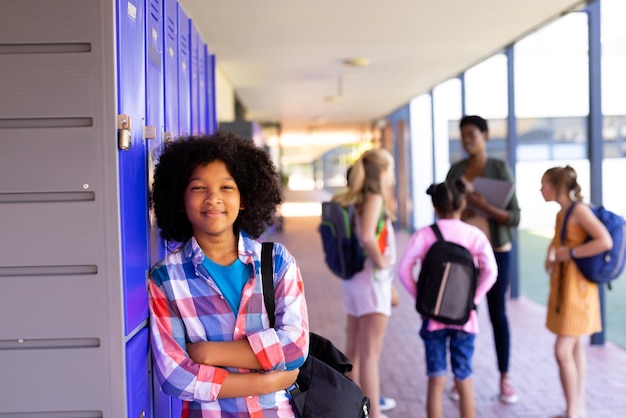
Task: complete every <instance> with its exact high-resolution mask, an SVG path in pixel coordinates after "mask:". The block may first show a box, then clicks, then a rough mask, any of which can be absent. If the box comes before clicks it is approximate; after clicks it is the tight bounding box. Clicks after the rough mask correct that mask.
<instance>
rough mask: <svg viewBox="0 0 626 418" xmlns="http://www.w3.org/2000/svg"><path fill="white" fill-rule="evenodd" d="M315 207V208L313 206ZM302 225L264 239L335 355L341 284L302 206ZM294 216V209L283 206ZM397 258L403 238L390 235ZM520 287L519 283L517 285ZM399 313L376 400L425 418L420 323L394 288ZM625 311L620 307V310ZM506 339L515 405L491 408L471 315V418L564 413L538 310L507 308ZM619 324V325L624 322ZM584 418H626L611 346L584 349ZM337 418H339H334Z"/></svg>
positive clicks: (294, 221) (291, 196)
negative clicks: (282, 255) (277, 247)
mask: <svg viewBox="0 0 626 418" xmlns="http://www.w3.org/2000/svg"><path fill="white" fill-rule="evenodd" d="M324 197H325V196H324V195H323V194H318V193H310V192H309V193H304V192H297V193H294V192H287V193H286V201H287V202H306V201H310V200H319V199H323V198H324ZM313 207H315V205H313ZM305 208H306V210H307V212H306V215H307V216H304V217H287V218H285V222H284V230H283V232H282V233H279V234H275V235H273V236H270V237H268V239H271V240H275V241H279V242H282V243H284V244H285V245H286V246H287V248H288V249H289V250H290V251H291V252H292V254H293V255H294V256H295V257H296V259H297V260H298V262H299V265H300V269H301V271H302V275H303V277H304V280H305V289H306V295H307V300H308V305H309V316H310V323H311V324H310V325H311V329H312V330H314V331H316V332H318V333H320V334H322V335H324V336H326V337H328V338H330V339H331V340H333V341H334V342H335V344H336V345H337V346H339V347H340V348H341V347H343V344H344V326H345V317H344V314H343V310H342V308H341V295H340V292H341V282H340V279H338V278H336V277H334V276H332V275H331V274H330V272H329V271H328V270H327V269H326V267H325V264H324V261H323V253H322V249H321V243H320V239H319V236H318V233H317V230H316V229H317V225H318V223H319V216H316V215H315V213H312V212H310V210H309V209H310V208H311V205H308V206H307V205H303V206H302V209H303V214H304V209H305ZM289 212H290V213H292V214H293V213H297V212H298V206H297V205H296V206H291V207H290V210H289ZM397 241H398V252H399V254H401V253H402V251H403V249H404V247H405V245H406V242H407V241H408V235H407V234H406V233H402V232H399V233H397ZM522 280H523V278H522ZM397 285H398V289H399V291H400V292H399V293H400V295H401V303H400V306H398V307H396V308H394V311H393V316H392V317H391V319H390V322H389V327H388V330H387V335H386V337H385V348H384V350H383V357H382V365H381V387H382V393H383V394H384V395H386V396H391V397H393V398H395V399H396V400H397V402H398V405H397V407H396V408H395V409H394V410H392V411H389V412H386V414H387V415H388V416H389V417H390V418H399V417H403V418H404V417H406V418H419V417H425V416H426V414H425V401H426V376H425V372H424V360H423V348H422V342H421V340H420V339H419V336H418V334H417V333H418V329H419V326H420V319H419V317H418V316H417V314H416V312H415V310H414V308H413V301H412V300H411V298H410V296H409V295H408V294H407V293H406V292H405V291H404V289H402V288H401V286H400V285H399V284H398V283H397ZM625 303H626V302H625ZM508 307H509V311H508V312H509V320H510V327H511V335H512V353H511V370H510V375H511V379H512V381H513V383H514V384H515V386H516V388H517V390H518V393H519V396H520V400H519V402H518V403H517V404H514V405H504V404H502V403H500V402H499V401H498V400H497V394H498V373H497V370H496V360H495V353H494V349H493V343H492V334H491V327H490V324H489V319H488V317H487V312H486V307H484V308H482V309H479V315H480V320H481V333H480V334H479V336H478V338H477V339H476V351H475V354H474V387H475V392H476V410H477V414H476V416H477V417H480V418H483V417H484V418H495V417H497V418H508V417H520V418H521V417H523V418H527V417H537V418H538V417H542V416H552V415H556V414H558V413H560V412H563V409H564V400H563V395H562V391H561V387H560V383H559V376H558V371H557V366H556V363H555V360H554V356H553V352H552V346H553V343H554V336H553V335H552V334H551V333H550V332H548V331H547V330H546V328H545V326H544V321H545V308H544V307H542V306H540V305H538V304H537V303H535V302H533V301H530V300H528V299H525V298H523V297H522V298H520V299H518V300H512V301H510V302H509V304H508ZM625 320H626V318H625ZM587 359H588V369H589V370H588V379H587V403H588V418H607V417H626V351H624V350H622V349H620V348H618V347H617V346H615V345H614V344H612V343H607V344H605V345H604V346H589V347H588V349H587ZM444 410H445V417H457V416H458V412H457V407H456V404H455V403H454V402H452V401H450V400H448V399H447V398H446V399H444ZM337 418H341V417H337Z"/></svg>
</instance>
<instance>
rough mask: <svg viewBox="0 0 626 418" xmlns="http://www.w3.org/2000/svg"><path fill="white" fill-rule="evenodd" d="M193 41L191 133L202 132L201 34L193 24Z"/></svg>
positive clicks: (191, 30) (190, 36) (191, 28)
mask: <svg viewBox="0 0 626 418" xmlns="http://www.w3.org/2000/svg"><path fill="white" fill-rule="evenodd" d="M189 39H190V40H191V47H190V49H191V54H190V56H191V132H193V133H194V134H197V133H199V132H200V114H199V111H200V34H199V33H198V30H197V29H196V26H195V25H194V24H193V21H192V22H191V24H190V27H189Z"/></svg>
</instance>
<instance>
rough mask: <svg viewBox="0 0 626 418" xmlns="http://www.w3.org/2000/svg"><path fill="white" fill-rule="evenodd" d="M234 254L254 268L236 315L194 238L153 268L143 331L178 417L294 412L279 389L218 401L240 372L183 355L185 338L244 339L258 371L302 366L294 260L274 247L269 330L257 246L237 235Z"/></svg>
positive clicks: (301, 307)
mask: <svg viewBox="0 0 626 418" xmlns="http://www.w3.org/2000/svg"><path fill="white" fill-rule="evenodd" d="M238 254H239V259H240V260H241V261H242V262H243V263H244V264H250V265H251V266H253V267H254V268H252V269H250V270H251V271H252V275H251V276H250V278H249V280H248V281H246V283H245V285H244V288H243V292H242V295H241V303H240V305H239V311H238V312H233V310H232V308H231V307H230V305H229V304H228V302H227V301H226V300H225V298H224V296H223V293H222V291H221V290H220V289H219V287H218V286H217V285H216V284H215V282H214V281H213V279H212V278H211V277H210V276H209V275H208V273H207V272H206V269H205V268H204V267H203V266H202V260H203V259H204V257H205V256H204V253H203V252H202V249H201V248H200V246H199V245H198V243H197V241H196V240H195V239H194V238H192V239H191V240H189V241H188V242H187V243H186V244H184V246H183V247H182V248H181V249H180V250H178V251H176V252H173V253H171V254H168V255H167V256H166V257H165V258H164V259H163V260H162V261H161V262H159V263H157V264H156V265H155V266H154V267H153V269H152V271H151V274H150V280H149V290H150V328H151V344H152V352H153V360H154V368H155V372H156V375H157V377H158V379H159V382H160V383H161V386H162V388H163V391H164V392H165V393H167V394H168V395H170V396H173V397H176V398H179V399H182V400H183V416H184V417H203V418H205V417H247V416H250V417H265V418H267V417H293V416H294V415H293V412H292V409H291V406H290V404H289V399H288V398H287V396H286V393H285V391H280V392H276V393H271V394H267V395H262V396H248V397H245V398H228V399H217V396H218V393H219V391H220V389H221V385H222V383H223V381H224V379H225V378H226V376H227V374H228V373H229V372H238V373H245V372H247V370H242V369H236V368H222V367H214V366H207V365H203V364H199V363H196V362H194V361H193V360H191V358H189V355H188V354H187V352H186V349H185V347H186V343H187V342H198V341H234V340H241V339H244V338H247V340H248V342H249V343H250V347H251V348H252V350H253V351H254V353H255V354H256V356H257V358H258V360H259V363H260V364H261V365H262V367H263V370H266V371H273V370H292V369H296V368H298V367H300V366H301V365H302V364H303V363H304V360H305V358H306V355H307V353H308V331H309V325H308V315H307V307H306V302H305V299H304V287H303V282H302V277H301V275H300V270H299V268H298V266H297V264H296V261H295V259H294V258H293V256H292V255H291V254H290V253H289V252H288V251H287V249H286V248H285V247H284V246H283V245H281V244H279V243H276V244H275V245H274V287H275V289H276V296H275V297H276V311H275V313H276V315H275V316H276V323H275V327H274V328H270V327H269V319H268V316H267V312H266V310H265V304H264V303H263V287H262V282H261V280H260V276H261V270H260V268H261V267H260V254H261V243H260V242H259V241H257V240H253V239H252V238H250V237H249V236H248V235H247V234H245V233H242V234H240V236H239V244H238Z"/></svg>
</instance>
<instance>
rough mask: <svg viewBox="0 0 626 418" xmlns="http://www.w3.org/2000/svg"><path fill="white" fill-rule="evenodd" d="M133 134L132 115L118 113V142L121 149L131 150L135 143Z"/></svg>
mask: <svg viewBox="0 0 626 418" xmlns="http://www.w3.org/2000/svg"><path fill="white" fill-rule="evenodd" d="M132 140H133V136H132V134H131V133H130V116H128V115H117V143H118V147H119V148H120V149H121V150H124V151H126V150H129V149H130V147H131V145H132V144H133V141H132Z"/></svg>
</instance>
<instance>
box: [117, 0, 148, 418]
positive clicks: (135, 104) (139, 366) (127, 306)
mask: <svg viewBox="0 0 626 418" xmlns="http://www.w3.org/2000/svg"><path fill="white" fill-rule="evenodd" d="M116 6H117V72H118V113H119V114H124V115H127V116H129V119H130V130H131V135H132V139H131V146H130V149H127V150H123V149H120V151H119V182H120V184H119V190H120V216H121V251H122V280H123V288H124V327H125V332H124V335H126V336H128V337H129V338H130V340H129V342H128V343H127V345H126V361H125V366H126V370H125V371H126V391H127V404H126V408H127V411H128V416H129V417H133V416H134V417H139V416H145V417H151V410H150V408H151V405H150V387H151V386H150V383H149V377H148V376H149V368H148V357H147V356H148V339H147V337H148V329H147V327H146V326H145V325H146V321H147V318H148V293H147V291H146V275H147V271H148V268H149V264H148V263H149V259H148V252H149V251H148V205H147V204H146V203H147V201H148V200H147V199H148V179H147V174H148V169H147V146H146V143H145V140H144V138H143V126H144V121H145V119H146V88H145V85H146V77H145V59H144V57H145V50H144V45H145V36H144V34H145V4H144V0H118V1H117V2H116ZM142 327H143V328H142ZM133 333H135V334H134V335H133Z"/></svg>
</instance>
